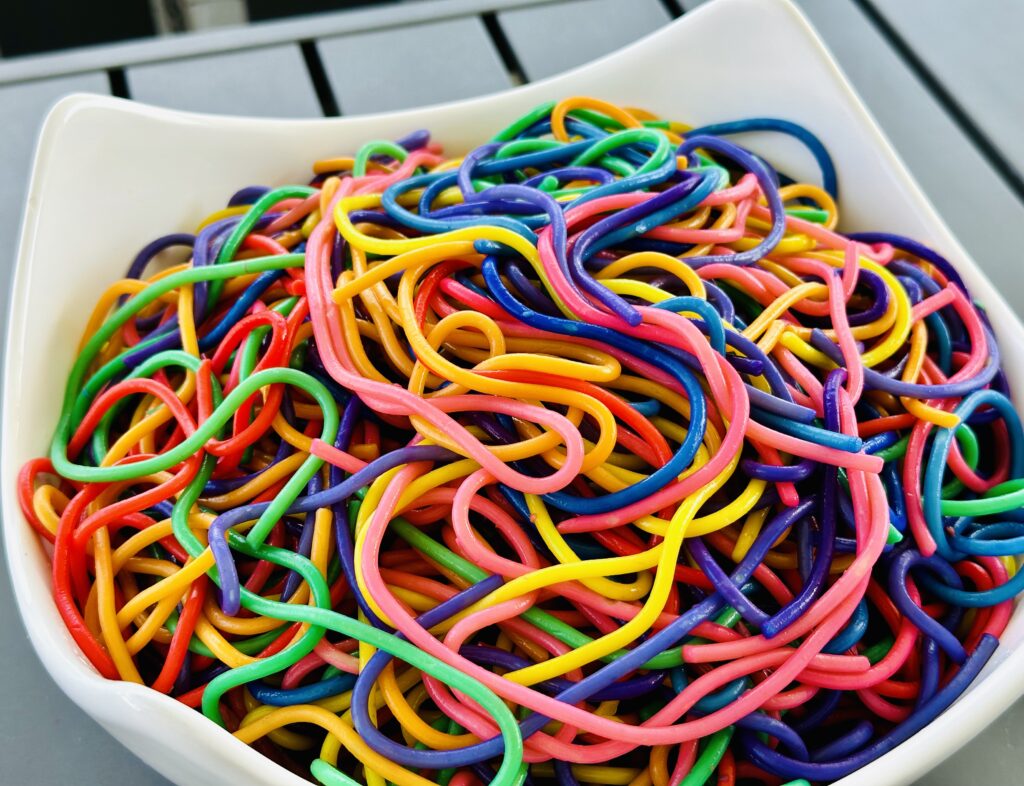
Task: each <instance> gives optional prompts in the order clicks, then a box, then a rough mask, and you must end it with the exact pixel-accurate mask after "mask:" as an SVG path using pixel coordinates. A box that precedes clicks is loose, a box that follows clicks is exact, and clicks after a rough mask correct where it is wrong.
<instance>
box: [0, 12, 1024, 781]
mask: <svg viewBox="0 0 1024 786" xmlns="http://www.w3.org/2000/svg"><path fill="white" fill-rule="evenodd" d="M757 8H760V9H767V10H771V11H773V12H779V11H781V12H784V13H785V14H786V16H787V21H788V23H790V24H792V25H793V26H794V27H795V28H797V29H799V31H800V33H802V34H803V36H804V37H805V38H806V39H807V41H808V43H809V44H811V45H812V46H813V49H814V50H815V52H816V54H817V56H818V59H819V63H820V65H821V66H822V67H823V68H825V69H827V70H828V72H829V76H830V77H831V78H832V81H833V82H834V84H835V86H836V88H837V89H838V90H839V91H841V93H842V94H843V95H842V99H843V100H844V101H845V102H846V103H847V104H848V105H849V107H850V109H851V110H852V111H854V112H855V113H856V114H858V115H859V118H860V120H861V122H862V130H864V131H866V132H867V133H869V134H870V135H871V140H870V142H869V144H870V145H872V146H873V147H875V148H876V149H877V150H878V151H879V152H880V153H881V154H882V155H883V156H884V157H885V158H886V159H887V162H888V166H889V168H890V170H891V172H892V173H893V174H894V175H895V176H896V177H897V178H898V179H899V180H900V181H901V182H902V184H903V186H904V187H905V188H906V189H907V192H908V193H909V194H910V195H911V196H912V197H913V198H914V199H915V200H916V201H917V203H918V204H917V207H918V209H919V210H921V211H922V212H923V214H924V216H925V217H926V219H927V220H928V221H929V222H930V223H931V225H932V227H933V228H934V231H935V234H936V238H935V241H934V242H935V243H936V245H937V246H938V247H939V248H941V249H942V250H943V252H946V253H950V252H952V254H953V255H955V256H959V257H960V258H962V259H965V260H968V262H969V266H968V269H967V270H966V271H964V272H966V273H968V274H969V276H965V277H967V278H968V280H969V281H970V282H971V287H972V291H974V292H975V293H979V292H980V293H981V294H982V300H984V301H985V302H986V304H987V305H988V306H989V308H990V309H991V308H993V307H996V308H997V309H998V310H999V311H1001V312H1005V313H1002V314H1001V316H1002V318H1003V319H1009V322H1010V324H1008V325H1001V326H1000V327H1001V330H1000V332H1002V333H1004V334H1005V333H1006V332H1007V331H1010V332H1011V333H1015V334H1016V335H1017V336H1018V337H1019V338H1021V340H1022V345H1024V325H1022V324H1021V322H1020V320H1019V318H1018V317H1017V316H1016V315H1015V314H1014V312H1013V311H1012V310H1011V309H1010V308H1009V306H1008V305H1007V303H1006V301H1005V299H1004V298H1003V297H1002V294H1001V293H1000V292H999V291H998V290H997V289H996V288H995V287H994V286H993V285H991V283H989V282H988V280H987V278H985V277H984V274H983V273H981V270H980V268H979V267H978V266H977V264H976V263H974V262H973V260H971V258H970V256H969V255H968V254H967V252H966V251H965V250H964V249H963V247H962V246H961V245H960V243H959V242H958V241H957V240H956V238H955V236H954V235H953V233H952V232H951V231H950V230H949V228H948V226H947V225H946V223H945V222H944V220H943V219H942V218H941V216H940V215H939V214H938V212H937V211H936V209H935V208H934V206H933V205H932V203H931V201H930V200H929V199H928V197H927V196H926V195H925V194H924V192H923V191H922V189H921V188H920V186H919V185H918V184H917V182H916V180H915V179H914V177H913V176H912V175H911V174H910V172H909V170H908V169H907V167H906V165H905V164H904V162H903V161H902V159H901V158H900V157H899V155H898V154H897V153H896V151H895V149H894V148H893V146H892V144H891V143H890V142H889V141H888V139H887V137H886V136H885V134H884V132H883V131H882V129H881V128H880V126H879V124H878V123H877V121H876V120H875V118H874V116H873V115H872V114H871V112H870V111H869V110H868V109H867V107H866V106H865V104H864V102H863V101H862V99H861V98H860V97H859V95H858V94H857V92H856V91H855V90H854V88H853V87H852V85H851V84H850V82H849V80H848V79H847V78H846V76H845V74H843V72H842V70H841V68H840V67H839V65H838V64H837V62H836V61H835V59H834V57H833V56H832V54H831V53H830V52H829V50H828V48H827V47H826V46H825V44H824V42H823V41H822V39H821V37H820V36H819V35H818V33H817V32H816V31H815V30H814V28H813V26H812V25H811V24H810V22H809V21H808V20H807V18H806V17H805V16H804V14H803V13H802V12H801V11H800V10H799V9H798V8H797V7H796V6H795V5H794V4H793V3H792V2H791V0H715V2H712V3H706V4H704V5H702V6H700V7H699V8H697V9H695V10H694V11H692V12H688V13H687V14H686V15H685V16H684V17H682V18H680V19H678V20H676V21H675V22H672V23H670V24H668V25H666V26H665V27H663V28H661V29H660V30H657V31H655V32H653V33H651V34H650V35H648V36H645V37H644V38H641V39H639V40H637V41H636V42H634V43H632V44H630V45H628V46H626V47H624V48H622V49H619V50H617V51H615V52H612V53H610V54H607V55H605V56H603V57H601V58H599V59H597V60H594V61H591V62H590V63H587V64H584V65H581V66H579V67H577V68H574V69H571V70H570V71H567V72H565V73H563V74H559V75H556V76H552V77H549V78H547V79H544V80H538V81H537V82H532V83H529V84H526V85H522V86H518V87H513V88H510V89H509V90H505V91H501V92H499V93H494V94H489V95H486V96H480V97H475V98H467V99H460V100H458V101H452V102H447V103H444V104H438V105H435V106H432V107H418V108H412V109H400V110H393V111H389V112H382V113H375V114H372V115H362V116H352V117H341V118H310V119H283V118H251V117H240V116H222V115H215V114H205V113H195V112H187V111H180V110H174V109H166V108H162V107H156V106H151V105H147V104H143V103H139V102H135V101H128V100H125V99H120V98H114V97H110V96H98V95H92V94H83V93H76V94H72V95H69V96H67V97H65V98H63V99H62V100H60V101H59V102H58V103H57V104H56V105H55V106H54V107H53V108H52V109H51V110H50V112H49V113H48V115H47V117H46V119H45V121H44V123H43V126H42V130H41V132H40V135H39V139H38V142H37V145H36V148H35V152H34V155H33V163H32V170H31V176H30V180H29V184H30V185H29V191H28V201H27V209H26V212H25V215H24V217H23V220H22V223H21V231H20V242H19V246H18V252H17V255H16V262H15V268H14V275H13V284H12V288H11V292H12V294H11V298H10V308H9V313H8V316H7V323H6V327H7V330H6V339H5V343H6V352H5V358H4V368H3V399H2V414H0V416H2V420H0V424H3V425H6V424H7V423H9V422H10V419H11V418H13V417H15V410H16V406H17V402H16V401H15V394H14V392H13V391H12V386H11V384H10V380H11V379H12V378H13V375H15V374H17V371H18V368H17V362H18V357H19V355H20V353H19V351H18V347H16V346H15V341H14V337H15V336H16V335H18V333H19V330H18V326H19V324H21V323H22V322H23V320H24V309H25V306H24V302H25V300H26V296H27V294H28V292H29V287H30V283H31V282H30V274H29V271H28V268H29V266H30V260H31V259H32V257H33V255H34V249H35V235H36V231H37V228H38V222H39V216H40V207H39V206H40V202H41V191H42V188H43V187H42V180H43V178H42V174H43V172H44V171H45V170H46V167H47V160H48V158H49V157H50V155H51V151H52V149H53V148H54V147H55V146H56V145H57V144H59V142H60V140H61V133H62V130H63V127H64V123H65V121H66V120H67V118H68V117H69V116H70V115H72V114H73V113H75V112H76V111H78V110H79V109H82V108H84V107H91V108H98V109H102V110H105V111H108V112H110V113H111V115H112V116H117V115H119V114H123V115H135V116H142V117H147V118H149V119H151V120H155V121H159V122H162V123H172V124H173V123H189V124H195V123H199V124H216V125H219V126H222V127H227V128H235V127H237V128H239V129H244V128H246V127H251V124H253V123H259V124H261V125H264V126H277V127H284V128H306V127H310V126H324V125H338V124H344V125H346V126H351V125H354V124H358V123H360V122H372V121H376V120H378V119H384V118H389V119H392V120H394V121H396V122H397V121H401V120H402V119H403V118H406V117H408V118H410V119H411V118H418V117H420V116H421V115H423V114H424V113H425V112H428V111H437V110H439V109H449V108H453V109H454V108H460V107H467V108H468V107H470V106H474V105H483V104H486V103H487V102H488V101H493V100H501V99H502V98H504V97H506V96H508V95H510V94H516V95H518V96H520V97H528V96H530V95H531V94H533V93H537V94H539V95H542V94H545V93H546V92H549V91H550V90H551V89H552V87H554V86H556V85H558V84H559V83H560V82H563V81H566V82H569V83H571V82H572V80H573V79H574V77H575V76H576V75H577V74H579V73H581V72H584V71H586V70H589V69H591V68H593V67H595V66H599V65H602V64H611V63H614V62H615V61H616V60H618V59H620V58H623V59H624V58H628V57H634V56H637V55H639V54H641V53H642V51H643V50H644V49H645V48H646V47H647V46H648V44H649V42H650V41H652V40H654V39H661V38H664V39H666V40H668V39H671V38H672V37H674V36H676V35H678V34H679V31H680V30H682V29H685V27H687V26H688V25H690V24H691V23H692V21H693V20H695V19H698V18H704V17H706V16H707V17H710V15H712V14H716V13H725V14H745V13H750V11H751V10H753V9H757ZM3 431H4V432H5V433H6V432H7V431H8V429H6V428H4V429H3ZM9 454H10V451H9V449H8V447H7V439H6V437H4V436H2V435H0V477H2V478H3V480H4V485H3V487H2V488H0V501H2V508H0V511H2V516H0V518H2V529H3V537H4V541H5V545H6V546H7V548H6V552H7V567H8V571H9V573H10V576H11V582H12V586H13V589H14V596H15V600H16V602H17V605H18V609H19V613H20V615H21V617H22V621H23V623H24V625H25V628H26V630H27V631H28V634H29V638H30V640H31V642H32V645H33V648H34V649H35V651H36V654H37V655H38V657H39V658H40V660H41V661H42V662H43V664H44V666H45V667H46V669H47V671H48V672H49V673H50V676H51V677H52V678H53V680H54V681H55V682H56V683H57V684H58V686H60V688H61V689H62V690H63V691H64V692H65V693H66V694H67V695H68V696H69V697H70V698H71V699H72V700H73V701H74V702H75V703H76V704H78V705H79V706H81V707H82V708H83V709H84V710H85V711H86V712H87V713H89V714H90V715H92V716H93V717H94V718H96V719H97V720H98V721H99V722H100V723H101V724H102V725H104V726H105V727H106V728H107V729H108V731H111V733H113V734H114V736H115V737H117V738H118V739H120V740H121V741H122V742H124V739H123V738H122V737H121V735H120V734H119V733H117V731H116V730H114V729H112V728H111V723H110V719H109V717H104V718H100V717H97V715H96V714H94V709H95V707H94V706H93V704H92V703H93V702H95V701H103V700H106V701H111V702H112V701H114V699H115V697H116V699H117V700H118V701H121V702H128V703H131V704H133V705H140V704H144V705H147V706H150V707H151V708H152V709H153V711H154V713H153V715H151V716H150V719H151V720H155V722H156V723H157V724H160V723H162V722H164V721H167V720H170V721H173V722H175V723H183V724H186V726H195V728H197V729H199V728H200V726H201V730H202V731H203V732H204V733H206V734H211V733H212V734H215V735H217V736H218V742H219V743H223V744H222V748H223V755H224V757H225V759H226V760H229V761H230V762H231V763H233V764H235V765H236V766H239V767H240V768H241V769H242V770H246V771H251V768H252V767H254V766H255V767H258V768H259V769H260V770H261V771H262V773H263V774H266V773H268V772H271V771H272V773H273V776H274V777H273V782H274V783H280V784H295V785H296V786H298V785H299V784H305V783H307V781H305V780H303V779H301V778H299V777H298V776H296V775H294V774H292V773H290V772H288V771H287V770H286V769H284V768H283V767H281V766H280V765H278V764H276V763H274V762H272V761H271V760H269V759H267V758H265V757H264V756H263V755H262V754H259V753H258V752H257V751H255V749H253V748H251V747H250V746H248V745H245V744H244V743H242V742H240V741H239V740H238V739H237V738H235V737H234V736H233V735H231V734H230V733H228V732H227V731H226V730H224V729H222V728H219V727H215V726H214V724H210V722H209V721H208V720H207V719H206V718H205V717H204V716H202V715H201V714H200V713H197V712H195V711H194V710H192V709H189V708H187V707H185V706H184V705H182V704H181V703H179V702H177V701H175V700H173V699H171V698H169V697H167V696H163V695H161V694H158V693H156V692H155V691H152V690H151V689H149V688H146V687H144V686H140V685H134V684H131V683H126V682H117V681H109V680H106V679H104V678H103V677H101V676H100V675H99V674H98V673H97V672H96V671H95V670H94V669H93V668H92V667H91V665H89V664H88V662H87V661H86V660H85V659H84V657H83V656H82V655H81V653H78V652H74V653H66V652H60V651H59V650H55V649H54V648H53V647H52V646H49V645H51V644H52V643H53V641H52V640H51V637H52V636H53V635H56V634H55V632H54V631H53V630H47V627H48V625H47V623H45V622H38V621H36V620H35V619H33V616H32V614H31V610H32V600H31V599H30V591H29V588H28V586H27V583H28V581H29V579H28V577H27V575H26V572H25V569H24V568H23V566H22V565H21V563H20V561H19V559H17V556H16V552H17V551H18V548H15V547H20V546H21V545H23V544H25V543H27V542H29V541H31V540H35V539H36V537H37V536H36V535H35V533H34V532H33V531H32V529H31V527H29V526H28V524H27V522H25V520H24V517H23V516H22V514H21V511H20V510H19V508H18V504H17V501H16V495H15V494H14V493H13V492H12V491H11V490H10V489H9V488H8V485H7V481H8V479H12V478H14V477H15V476H16V474H17V471H18V469H19V468H18V467H16V466H10V464H11V462H12V461H13V459H12V458H11V457H10V455H9ZM57 633H59V631H57ZM1022 665H1024V644H1022V645H1021V646H1018V647H1017V648H1016V649H1014V650H1012V651H1009V652H1007V653H1005V657H1004V658H1003V659H1002V660H1001V662H999V663H997V664H996V665H995V666H994V668H992V669H991V670H990V671H989V672H988V673H987V674H983V676H981V677H979V678H978V679H977V680H975V683H974V684H972V686H971V688H970V690H969V691H968V692H967V693H965V694H963V695H962V696H961V697H960V698H959V699H958V700H957V701H956V702H955V703H954V705H953V706H952V707H950V708H949V709H947V710H946V712H944V713H943V714H942V715H940V716H939V717H938V718H936V719H935V720H934V721H933V722H932V723H930V724H928V726H926V727H925V729H924V730H922V732H919V733H918V734H915V735H914V736H912V737H911V738H910V739H908V740H907V741H905V742H904V743H902V744H901V745H899V746H897V747H896V748H894V749H893V750H891V751H889V752H887V753H886V754H884V755H883V756H881V757H880V758H878V759H876V760H874V761H873V762H870V763H869V764H867V765H866V766H864V767H862V768H861V769H859V770H857V771H856V772H855V773H853V774H851V775H849V776H847V777H846V778H843V779H842V780H840V781H837V782H836V783H837V786H839V785H840V784H850V786H853V783H854V781H856V782H857V783H861V782H863V783H870V782H873V781H872V780H871V779H873V778H876V777H879V776H881V775H883V773H884V774H885V775H886V777H887V780H886V782H890V783H896V782H906V781H909V780H910V779H912V778H915V777H919V776H920V775H922V774H924V773H925V772H927V771H929V770H931V769H933V768H934V767H936V766H937V765H938V764H939V763H940V762H941V761H942V760H944V759H945V758H947V757H948V756H950V755H952V753H954V752H955V751H956V750H958V749H959V748H960V747H962V746H963V745H964V744H966V742H968V741H969V740H970V739H971V738H972V737H974V736H975V735H976V734H978V733H979V732H980V731H981V730H982V729H984V728H985V727H986V726H987V725H988V724H989V723H991V722H992V721H993V720H994V719H995V718H996V717H997V716H998V715H999V714H1001V713H1002V712H1003V711H1005V710H1006V709H1007V708H1008V707H1009V706H1010V705H1011V704H1012V703H1013V702H1014V701H1015V700H1016V699H1017V698H1018V697H1019V696H1020V695H1021V694H1022V693H1024V668H1022V667H1021V666H1022ZM924 732H928V733H924ZM936 737H939V738H941V741H942V743H943V745H942V747H941V748H939V749H938V750H936V749H935V748H928V747H927V746H928V745H929V744H930V743H932V742H934V738H936ZM915 741H916V742H915ZM125 744H126V745H127V743H125ZM129 747H130V746H129ZM144 760H145V759H144ZM147 763H150V762H147ZM894 771H895V772H894ZM894 778H895V780H894Z"/></svg>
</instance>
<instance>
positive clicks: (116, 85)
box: [107, 68, 132, 98]
mask: <svg viewBox="0 0 1024 786" xmlns="http://www.w3.org/2000/svg"><path fill="white" fill-rule="evenodd" d="M107 79H108V80H109V81H110V94H111V95H112V96H117V97H118V98H131V97H132V96H131V93H130V92H129V91H128V78H127V77H126V76H125V75H124V69H123V68H108V69H107Z"/></svg>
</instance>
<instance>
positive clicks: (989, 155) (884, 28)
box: [853, 0, 1024, 201]
mask: <svg viewBox="0 0 1024 786" xmlns="http://www.w3.org/2000/svg"><path fill="white" fill-rule="evenodd" d="M853 2H854V3H855V4H856V5H857V7H858V8H860V9H861V11H863V12H864V15H865V16H867V17H868V19H869V20H870V21H871V23H872V24H873V25H874V26H875V27H876V28H877V29H878V32H879V33H881V34H882V37H883V38H885V39H886V40H887V41H888V42H889V44H890V46H892V48H893V49H895V50H896V53H897V54H898V55H899V56H900V57H901V58H902V59H903V61H904V62H905V63H906V64H907V66H908V67H909V68H910V70H911V71H912V72H913V73H914V74H915V75H916V76H917V78H918V79H919V80H921V82H922V84H924V86H925V87H926V88H927V89H928V91H929V92H930V93H931V94H932V95H933V96H934V97H935V99H936V100H937V101H938V102H939V103H940V104H941V105H942V108H943V109H945V110H946V112H947V113H948V114H949V116H950V117H952V118H953V121H954V122H955V123H956V124H957V125H958V126H959V127H960V130H961V131H963V132H964V134H965V135H966V136H967V138H968V139H969V140H970V141H971V142H972V143H973V144H974V146H975V147H976V148H978V150H979V151H980V152H981V154H982V155H983V156H984V157H985V159H986V160H987V161H988V162H989V163H990V164H991V165H992V167H993V169H995V170H996V172H997V173H998V174H999V176H1000V177H1001V178H1002V179H1003V180H1004V181H1005V182H1006V185H1007V186H1009V188H1010V189H1011V190H1012V191H1013V192H1014V193H1015V194H1016V195H1017V197H1018V198H1019V199H1021V200H1022V201H1024V176H1022V175H1021V173H1020V172H1018V171H1017V169H1016V168H1015V167H1014V165H1013V164H1012V163H1010V162H1009V161H1008V160H1007V159H1006V158H1005V157H1004V156H1003V154H1002V153H1001V152H1000V151H999V148H998V147H996V145H995V144H993V143H992V141H991V140H990V139H989V138H988V136H987V135H986V134H985V132H984V131H982V130H981V128H979V127H978V125H977V124H976V123H975V122H974V120H973V119H971V116H970V115H969V114H968V113H967V111H966V110H965V109H964V108H963V107H962V106H961V105H960V103H959V102H958V101H957V100H956V98H955V97H954V96H953V94H952V93H950V92H949V91H948V90H947V89H946V87H945V86H944V85H943V84H942V82H941V81H940V80H939V79H938V77H936V76H935V74H933V73H932V72H931V70H930V69H929V68H928V66H927V65H926V64H925V63H924V61H923V60H922V59H921V58H920V57H918V56H917V54H916V53H915V52H914V50H913V48H912V47H911V46H910V44H908V43H907V41H906V40H905V39H904V38H903V36H901V35H900V34H899V32H898V31H897V30H896V29H895V28H894V27H893V26H892V25H891V24H889V22H888V20H887V19H886V18H885V17H884V16H882V14H880V13H879V12H878V10H877V9H876V8H875V6H874V4H873V3H872V2H871V0H853Z"/></svg>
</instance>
